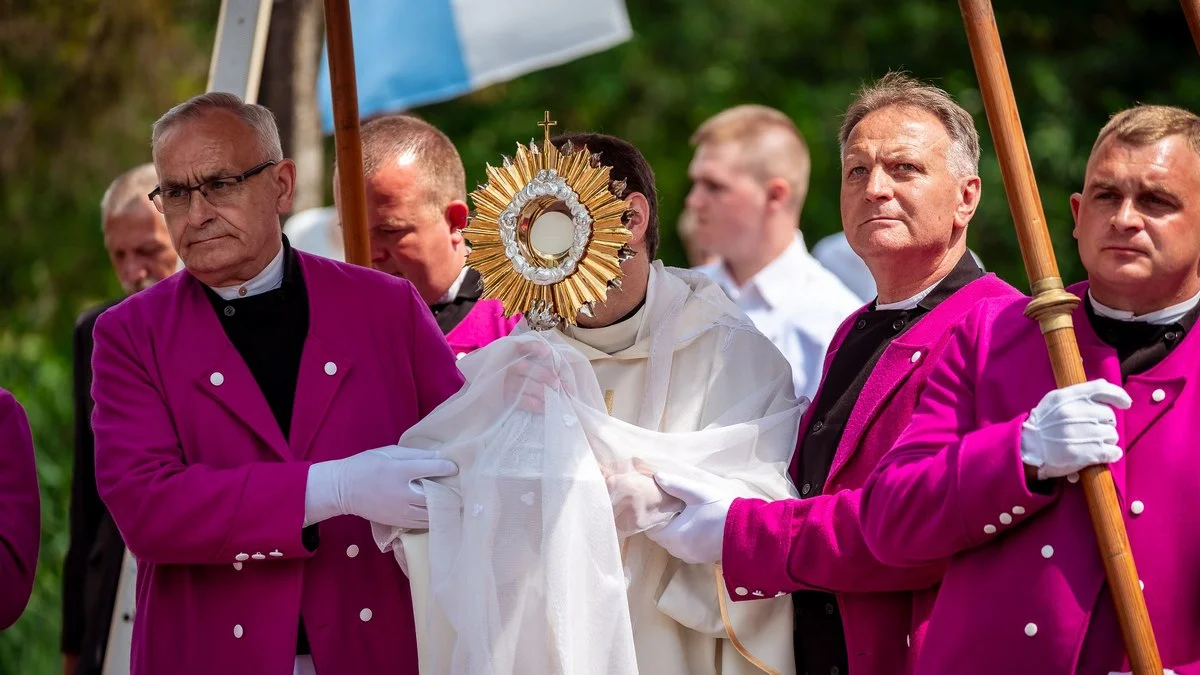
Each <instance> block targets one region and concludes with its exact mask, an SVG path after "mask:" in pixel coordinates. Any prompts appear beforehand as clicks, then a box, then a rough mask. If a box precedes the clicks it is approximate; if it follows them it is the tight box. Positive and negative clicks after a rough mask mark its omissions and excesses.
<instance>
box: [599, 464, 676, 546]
mask: <svg viewBox="0 0 1200 675" xmlns="http://www.w3.org/2000/svg"><path fill="white" fill-rule="evenodd" d="M600 473H602V474H604V484H605V485H606V486H607V487H608V496H609V499H611V500H612V505H613V519H614V520H615V522H616V525H617V533H618V534H621V535H622V536H626V535H631V534H637V533H638V532H645V531H646V530H648V529H650V528H653V527H657V526H659V525H666V524H667V523H668V522H670V520H671V519H672V518H674V517H675V516H676V515H677V514H678V513H680V512H681V511H683V508H684V506H685V505H684V503H683V501H682V500H680V499H678V498H676V497H672V496H671V495H668V494H667V493H665V492H663V491H662V488H660V487H659V486H658V483H656V482H654V467H652V466H650V465H649V464H646V463H645V462H643V461H642V460H640V459H638V458H637V457H634V458H633V470H632V471H625V472H623V473H614V472H613V471H612V470H611V469H608V468H606V467H604V466H601V467H600Z"/></svg>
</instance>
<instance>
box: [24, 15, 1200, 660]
mask: <svg viewBox="0 0 1200 675" xmlns="http://www.w3.org/2000/svg"><path fill="white" fill-rule="evenodd" d="M293 1H294V0H276V2H277V4H288V3H291V2H293ZM627 4H628V7H629V11H630V14H631V19H632V22H633V27H634V31H635V37H634V39H633V40H632V41H631V42H629V43H627V44H624V45H621V46H619V47H617V48H615V49H612V50H609V51H607V52H604V53H601V54H597V55H595V56H590V57H587V58H584V59H581V60H579V61H576V62H573V63H569V64H565V65H563V66H560V67H557V68H553V69H550V70H547V71H543V72H539V73H535V74H532V75H528V76H526V77H523V78H520V79H518V80H516V81H514V82H511V83H508V84H503V85H498V86H494V87H491V88H488V89H486V90H484V91H481V92H478V93H476V94H474V95H471V96H469V97H466V98H463V99H459V100H456V101H451V102H447V103H442V104H438V105H433V106H427V107H425V108H422V109H420V110H418V111H416V112H417V113H418V114H419V115H421V116H422V117H425V118H426V119H428V120H430V121H431V122H433V123H434V124H436V125H438V126H439V127H441V128H442V129H443V130H445V131H446V133H448V134H449V135H450V137H451V138H453V139H454V140H455V141H456V142H457V143H458V145H459V149H460V150H461V152H462V155H463V159H464V161H465V162H466V165H467V173H468V177H469V178H470V180H471V184H472V185H474V184H475V183H477V182H481V181H482V180H483V167H484V163H485V162H492V163H493V164H494V163H496V162H498V161H499V159H500V155H501V154H502V153H507V154H511V152H512V151H513V144H514V143H515V142H516V141H518V140H526V141H527V140H529V139H530V138H531V137H534V136H537V135H538V134H539V130H538V128H537V127H536V126H534V123H535V122H536V121H537V120H539V119H541V115H542V111H543V110H545V109H549V110H550V111H551V112H552V114H553V115H554V117H555V118H556V119H557V120H558V121H559V123H560V126H559V127H558V129H559V130H585V129H586V130H597V131H602V132H607V133H613V134H617V135H619V136H623V137H625V138H628V139H630V140H632V141H633V142H635V143H636V144H637V145H638V146H640V147H641V148H642V150H643V151H644V152H645V154H646V156H647V157H648V158H649V160H650V162H651V163H652V164H653V166H654V167H655V170H656V172H657V175H658V183H659V188H660V195H661V200H662V206H663V209H662V216H663V228H664V231H665V234H666V236H665V237H664V240H663V247H662V253H661V254H662V256H663V258H664V259H665V260H666V261H667V262H668V264H681V263H682V262H683V260H684V258H683V252H682V248H681V247H680V245H679V243H678V241H677V240H676V239H675V237H674V236H672V233H673V232H674V223H675V219H676V218H677V216H678V213H679V210H680V207H681V205H682V203H683V199H684V196H685V195H686V193H687V190H688V181H687V165H688V162H689V161H690V159H691V152H692V150H691V148H690V147H689V146H688V137H689V136H690V135H691V132H692V130H693V129H695V128H696V126H697V125H699V124H700V122H702V121H703V120H704V119H705V118H707V117H708V116H709V115H711V114H713V113H715V112H717V111H719V110H721V109H723V108H726V107H728V106H731V105H735V104H738V103H744V102H757V103H763V104H767V105H771V106H775V107H777V108H779V109H781V110H783V111H785V112H786V113H788V114H789V115H791V116H792V117H793V118H794V119H795V120H796V122H797V124H798V125H799V126H800V128H801V129H802V131H803V132H804V134H805V136H806V138H807V140H808V143H809V146H810V149H811V151H812V154H813V175H812V187H811V189H810V192H809V197H808V201H807V204H806V206H805V210H804V216H803V222H802V228H803V230H804V232H805V236H806V239H807V241H808V243H809V244H810V245H811V244H813V243H815V242H816V241H817V239H819V238H820V237H822V236H824V235H827V234H830V233H832V232H835V231H837V230H838V229H839V227H840V224H839V209H838V185H839V180H840V178H839V173H840V167H839V163H838V151H837V140H836V139H837V128H838V125H839V123H840V121H841V114H842V112H843V111H844V109H845V107H846V105H847V104H848V103H849V101H850V98H851V96H852V94H853V92H854V90H855V89H856V88H857V87H858V86H859V85H860V84H861V83H863V82H864V81H867V80H870V79H873V78H876V77H878V76H880V75H882V74H884V73H885V72H886V71H887V70H888V69H903V70H907V71H908V72H910V73H912V74H913V75H915V76H917V77H919V78H922V79H925V80H930V81H933V82H934V83H936V84H938V85H940V86H942V87H944V88H946V89H947V90H949V91H950V92H951V93H952V94H953V95H955V96H956V97H958V99H959V100H960V101H961V102H962V103H963V104H964V106H965V107H966V108H967V109H968V110H970V111H971V112H972V113H974V114H975V115H976V121H977V124H978V125H979V128H980V132H981V133H982V135H983V141H984V159H983V163H982V173H983V181H984V191H983V204H982V207H981V208H980V211H979V214H978V215H977V216H976V218H975V221H974V224H973V225H972V227H971V230H970V235H969V242H970V245H971V246H972V248H974V249H975V250H976V251H977V252H978V253H979V254H980V255H981V256H982V258H983V260H984V262H985V263H986V264H987V266H988V268H989V269H991V270H993V271H996V272H998V273H999V274H1000V275H1001V276H1002V277H1004V278H1005V279H1007V280H1008V281H1010V282H1012V283H1014V284H1017V285H1018V286H1021V287H1024V286H1025V284H1026V282H1025V277H1024V270H1023V268H1022V267H1021V260H1020V256H1019V254H1018V249H1017V244H1016V239H1015V237H1014V235H1013V231H1012V225H1011V218H1010V215H1009V211H1008V206H1007V202H1006V200H1005V198H1004V191H1003V187H1002V184H1001V179H1000V173H999V169H998V167H997V165H996V161H995V153H994V151H993V149H992V146H991V139H990V135H989V134H988V133H987V124H986V120H985V118H984V115H983V109H982V105H981V103H980V98H979V93H978V90H977V88H976V86H977V85H976V79H975V74H974V69H973V67H972V64H971V61H970V54H969V52H968V50H967V45H966V37H965V34H964V32H963V28H962V25H961V18H960V16H959V13H958V8H957V4H956V3H952V2H944V1H941V0H900V1H898V2H893V3H877V2H868V1H867V0H824V1H818V0H800V1H797V0H793V1H791V2H784V1H782V0H658V1H657V2H636V1H634V0H629V1H628V2H627ZM218 7H219V3H217V2H208V1H202V0H123V1H122V2H116V1H115V0H107V1H105V0H74V1H73V2H70V3H67V2H64V1H63V0H40V1H35V0H0V215H2V217H3V222H4V229H3V236H4V239H3V244H0V386H3V387H5V388H8V389H10V390H12V391H13V392H14V393H15V394H16V395H17V397H18V398H19V399H20V400H21V401H22V402H23V403H24V404H25V405H26V407H27V408H28V409H29V414H30V417H31V422H32V424H33V428H34V436H35V441H36V443H37V445H38V461H39V473H40V476H41V479H42V487H43V511H44V519H43V526H44V530H45V535H44V537H43V549H42V556H41V562H40V565H39V576H38V581H37V588H36V589H35V595H34V598H33V600H32V602H31V604H30V607H29V610H28V612H27V613H26V615H25V617H24V618H22V620H21V621H20V622H18V624H17V625H16V626H15V627H14V628H13V629H11V630H10V631H8V632H6V633H4V634H3V635H0V673H35V674H40V673H51V672H57V671H58V670H59V661H58V656H57V651H58V649H57V640H58V623H59V607H58V602H59V589H60V586H61V579H60V570H61V564H62V557H63V554H64V547H65V545H66V499H67V486H68V484H69V480H70V471H71V467H70V439H69V433H70V432H69V429H70V414H71V413H70V405H69V401H70V377H69V362H70V353H69V350H70V330H71V326H72V325H73V321H74V318H75V316H76V315H77V313H78V312H79V311H80V310H82V309H83V308H84V307H86V306H87V305H89V304H91V303H93V302H96V301H98V300H100V299H103V298H108V297H113V296H115V295H116V294H117V293H118V288H117V285H116V284H115V282H114V280H113V279H112V274H111V272H110V271H109V269H108V263H107V259H106V257H105V255H104V251H103V249H102V246H101V237H100V231H99V215H98V202H99V198H100V194H101V192H102V191H103V189H104V187H105V186H106V185H107V183H108V181H109V180H110V179H111V178H112V177H113V176H114V175H116V173H118V172H119V171H121V170H123V169H125V168H128V167H129V166H131V165H133V164H135V163H137V162H141V161H145V160H146V159H148V158H149V148H148V139H149V128H150V127H149V125H150V123H151V122H152V121H153V120H154V119H155V118H156V117H157V116H158V115H159V114H161V113H162V112H163V111H165V110H166V109H167V108H168V107H169V106H171V105H172V104H174V103H177V102H179V101H181V100H183V99H185V98H187V97H188V96H191V95H193V94H196V93H199V92H200V91H201V90H202V88H203V87H204V82H205V76H206V74H207V67H208V57H209V53H210V51H211V47H212V40H213V29H214V26H215V23H216V14H217V10H218ZM276 9H277V10H278V9H279V8H278V7H277V8H276ZM996 9H997V19H998V23H999V26H1000V33H1001V36H1002V37H1003V39H1004V45H1005V50H1006V56H1007V61H1008V65H1009V68H1010V70H1011V73H1012V79H1013V83H1014V88H1015V91H1016V96H1017V103H1018V105H1019V107H1020V110H1021V116H1022V121H1023V124H1024V129H1025V133H1026V137H1027V138H1028V139H1029V144H1030V151H1031V155H1032V159H1033V165H1034V169H1035V171H1036V174H1037V176H1038V178H1039V184H1040V189H1041V196H1042V200H1043V203H1044V204H1045V209H1046V216H1047V220H1048V222H1049V223H1050V225H1051V229H1052V234H1053V238H1054V242H1055V244H1056V248H1057V251H1058V254H1059V260H1060V265H1061V268H1062V272H1063V275H1064V277H1065V278H1066V280H1067V281H1075V280H1078V279H1079V278H1081V276H1082V270H1081V269H1080V266H1079V262H1078V259H1077V257H1076V255H1075V254H1074V245H1073V241H1072V239H1071V225H1070V223H1071V220H1070V211H1069V208H1068V201H1067V200H1068V197H1069V195H1070V194H1071V192H1072V191H1074V190H1075V189H1077V188H1078V186H1079V185H1080V183H1081V180H1082V176H1083V169H1084V163H1085V161H1086V158H1087V154H1088V152H1089V150H1090V148H1091V144H1092V141H1093V139H1094V138H1095V135H1096V132H1097V131H1098V130H1099V128H1100V126H1101V125H1102V124H1103V123H1104V121H1105V120H1106V119H1107V117H1108V115H1109V114H1111V113H1112V112H1114V111H1115V110H1117V109H1120V108H1123V107H1126V106H1129V105H1132V104H1134V103H1136V102H1153V103H1171V104H1175V105H1181V106H1184V107H1188V108H1191V109H1193V110H1200V69H1198V68H1197V67H1196V50H1195V47H1194V46H1193V45H1192V43H1191V38H1190V36H1189V34H1188V30H1187V26H1186V23H1185V21H1184V20H1183V16H1182V14H1181V12H1180V8H1179V5H1178V3H1177V2H1176V0H1120V1H1118V0H1090V1H1085V0H1062V1H1060V2H1056V3H1050V2H1044V1H1037V0H1004V2H997V3H996ZM378 58H388V55H387V54H380V55H378ZM331 143H332V141H331V139H326V144H327V145H331ZM332 158H333V153H332V152H327V153H326V162H331V161H332ZM325 183H326V184H328V181H325ZM326 190H328V187H326ZM326 198H327V199H328V193H327V194H326Z"/></svg>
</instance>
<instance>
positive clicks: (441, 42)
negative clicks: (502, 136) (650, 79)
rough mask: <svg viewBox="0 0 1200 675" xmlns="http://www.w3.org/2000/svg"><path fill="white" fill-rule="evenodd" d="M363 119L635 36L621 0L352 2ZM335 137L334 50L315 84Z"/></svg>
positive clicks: (326, 123)
mask: <svg viewBox="0 0 1200 675" xmlns="http://www.w3.org/2000/svg"><path fill="white" fill-rule="evenodd" d="M350 24H351V29H352V30H353V32H354V67H355V71H356V75H357V85H358V112H359V115H360V116H361V117H367V116H369V115H373V114H376V113H381V112H393V111H396V112H398V111H402V110H406V109H410V108H414V107H416V106H420V105H424V104H427V103H435V102H438V101H444V100H447V99H451V98H454V97H456V96H460V95H462V94H466V93H469V92H472V91H475V90H477V89H481V88H483V87H486V86H488V85H490V84H495V83H497V82H504V81H506V80H511V79H513V78H515V77H519V76H521V75H524V74H526V73H529V72H532V71H535V70H540V69H543V68H548V67H550V66H555V65H558V64H560V63H565V62H567V61H571V60H572V59H576V58H579V57H581V56H586V55H588V54H593V53H595V52H599V51H603V50H605V49H608V48H609V47H612V46H614V45H617V44H620V43H622V42H625V41H626V40H628V39H629V38H630V37H631V36H632V29H631V27H630V24H629V15H628V13H627V12H626V11H625V3H624V0H350ZM317 100H318V102H319V104H320V108H321V124H322V126H323V127H324V129H325V132H326V133H332V131H333V101H332V98H331V96H330V86H329V62H328V52H327V51H326V52H325V53H324V54H322V57H321V71H320V74H319V75H318V79H317Z"/></svg>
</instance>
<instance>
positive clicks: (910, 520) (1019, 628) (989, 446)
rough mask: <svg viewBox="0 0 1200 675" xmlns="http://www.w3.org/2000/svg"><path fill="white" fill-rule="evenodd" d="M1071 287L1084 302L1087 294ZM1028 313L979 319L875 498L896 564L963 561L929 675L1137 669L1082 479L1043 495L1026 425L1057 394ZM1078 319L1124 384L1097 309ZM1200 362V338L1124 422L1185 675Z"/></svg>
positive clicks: (1147, 535) (884, 542)
mask: <svg viewBox="0 0 1200 675" xmlns="http://www.w3.org/2000/svg"><path fill="white" fill-rule="evenodd" d="M1070 290H1071V291H1072V292H1073V293H1075V294H1076V295H1078V296H1080V297H1084V296H1086V290H1087V285H1086V284H1080V285H1077V286H1074V287H1072V288H1071V289H1070ZM1026 303H1027V300H1025V299H1015V300H1014V299H1003V300H995V301H989V302H984V303H981V304H980V305H979V306H978V307H976V308H975V309H974V310H973V311H972V312H971V314H970V315H968V316H967V318H966V320H965V321H963V323H962V325H961V326H960V327H959V328H958V329H957V330H956V331H955V333H954V337H953V338H952V340H951V342H950V344H949V346H948V347H947V348H946V352H945V355H944V356H943V357H942V361H941V363H940V364H939V365H938V366H937V368H936V369H934V371H933V372H932V373H931V374H930V375H929V383H928V386H927V387H926V392H925V394H924V396H923V397H922V399H921V403H920V405H919V406H918V408H917V411H916V413H915V414H914V415H913V420H912V424H911V425H910V426H909V428H908V429H907V430H906V431H905V432H904V434H903V435H902V436H901V438H900V440H899V441H898V442H897V445H896V447H895V448H894V449H893V450H892V451H891V452H890V453H889V454H888V455H887V457H885V458H884V460H883V461H882V462H881V463H880V465H879V467H878V468H877V469H876V471H875V473H874V474H873V475H872V476H871V477H870V479H868V481H867V486H866V488H865V490H864V495H863V501H862V521H863V528H864V531H865V533H866V538H867V544H868V545H869V546H870V547H871V550H872V551H873V552H874V553H875V554H876V555H878V556H879V558H880V559H881V560H883V561H885V562H887V563H890V564H893V565H923V564H927V563H928V562H929V561H935V560H944V559H946V558H950V562H949V565H948V568H947V570H946V573H945V576H944V577H943V580H942V586H941V589H940V590H939V591H938V594H937V599H936V602H935V604H934V607H933V612H932V616H931V617H930V620H929V624H928V627H927V630H926V635H925V641H924V643H923V646H922V648H921V651H920V653H919V654H918V656H917V663H916V673H918V674H919V675H925V674H928V675H935V674H936V675H941V674H943V673H973V674H978V675H991V674H993V673H994V674H995V675H1001V674H1004V675H1010V674H1012V673H1022V675H1074V674H1075V673H1083V672H1084V671H1086V672H1087V673H1088V675H1091V673H1093V672H1096V673H1107V672H1108V671H1110V670H1112V671H1128V670H1129V669H1130V668H1129V664H1128V663H1127V662H1124V656H1123V650H1122V649H1121V648H1120V645H1121V636H1120V633H1119V632H1118V630H1117V626H1116V621H1115V618H1113V611H1112V609H1111V602H1109V599H1108V595H1107V590H1105V580H1104V568H1103V566H1102V563H1101V560H1100V555H1099V552H1098V551H1097V547H1096V541H1095V538H1094V537H1095V535H1094V534H1093V530H1092V525H1091V522H1090V519H1089V517H1088V510H1087V504H1086V503H1085V499H1084V495H1083V489H1082V487H1081V486H1080V485H1079V483H1078V477H1077V476H1073V477H1068V478H1066V479H1057V480H1055V481H1054V483H1053V489H1052V491H1051V492H1050V494H1039V493H1032V492H1030V490H1029V489H1028V488H1027V485H1026V481H1025V477H1024V468H1023V465H1022V463H1021V458H1020V435H1021V425H1022V423H1023V422H1024V421H1025V419H1026V417H1027V416H1028V414H1029V411H1030V410H1031V409H1033V407H1034V406H1036V405H1037V403H1038V402H1039V401H1040V400H1041V399H1042V397H1043V396H1044V395H1045V394H1046V393H1047V392H1049V391H1050V390H1051V389H1053V388H1054V387H1055V384H1054V377H1053V374H1052V372H1051V369H1050V360H1049V357H1048V356H1047V352H1046V347H1045V343H1044V340H1043V338H1042V335H1041V333H1040V331H1039V330H1038V327H1037V324H1036V323H1034V322H1033V321H1031V320H1030V319H1027V318H1025V317H1024V316H1023V315H1022V311H1023V310H1024V309H1025V306H1026ZM1073 320H1074V324H1075V334H1076V336H1077V338H1078V341H1079V348H1080V352H1081V353H1082V356H1083V364H1084V368H1085V370H1086V371H1087V376H1088V378H1089V379H1097V378H1103V379H1106V380H1108V381H1110V382H1114V383H1120V382H1121V373H1120V364H1119V362H1118V359H1117V354H1116V351H1115V350H1113V349H1112V348H1111V347H1109V346H1107V345H1105V344H1104V343H1103V342H1101V341H1100V339H1099V338H1098V337H1096V334H1095V332H1094V331H1093V330H1092V328H1091V325H1090V324H1089V322H1088V319H1087V316H1086V315H1085V310H1084V308H1083V306H1082V305H1080V307H1079V308H1078V309H1077V311H1076V312H1075V314H1074V317H1073ZM1198 357H1200V336H1197V335H1196V334H1195V331H1193V332H1191V333H1189V334H1188V335H1187V336H1186V337H1185V338H1184V340H1183V342H1182V343H1181V344H1180V345H1179V346H1178V347H1177V348H1176V349H1175V350H1174V351H1172V352H1171V353H1170V354H1169V355H1168V356H1167V358H1166V359H1165V360H1163V361H1162V362H1161V363H1159V364H1158V365H1156V366H1154V367H1153V368H1151V369H1150V370H1148V371H1146V372H1145V373H1142V374H1140V375H1135V376H1132V377H1130V378H1129V379H1128V381H1126V383H1125V385H1124V386H1125V390H1126V391H1128V392H1129V395H1130V396H1131V397H1132V398H1133V407H1132V408H1131V409H1129V410H1128V411H1121V410H1117V411H1116V414H1117V430H1118V433H1119V434H1120V439H1121V446H1122V447H1123V448H1125V451H1126V454H1125V457H1124V458H1123V459H1122V460H1121V461H1119V462H1117V463H1115V464H1113V465H1112V466H1111V468H1112V475H1113V479H1114V480H1115V482H1116V488H1117V496H1118V499H1119V501H1120V504H1121V507H1122V509H1123V512H1124V514H1125V526H1126V528H1127V529H1128V533H1129V540H1130V544H1131V545H1132V548H1133V554H1134V558H1135V560H1136V562H1137V565H1138V573H1139V576H1140V578H1141V580H1142V582H1143V584H1144V587H1145V595H1146V602H1147V605H1148V606H1149V610H1150V618H1151V622H1152V623H1153V625H1154V629H1155V633H1156V636H1157V639H1158V646H1159V650H1160V652H1161V654H1162V657H1163V665H1164V666H1165V667H1167V668H1172V669H1174V670H1175V671H1177V672H1178V673H1180V674H1181V675H1184V674H1187V673H1198V672H1200V525H1198V524H1197V520H1196V514H1197V513H1200V452H1197V445H1196V441H1195V438H1196V431H1197V430H1196V427H1197V424H1198V423H1200V383H1197V382H1195V381H1194V378H1195V376H1196V363H1197V358H1198ZM1085 638H1086V640H1087V643H1086V644H1087V648H1086V651H1085ZM1113 652H1115V655H1113ZM1081 658H1084V659H1087V661H1086V662H1087V663H1088V664H1089V665H1088V666H1087V667H1082V666H1081Z"/></svg>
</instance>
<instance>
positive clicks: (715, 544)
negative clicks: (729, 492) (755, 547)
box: [646, 473, 734, 564]
mask: <svg viewBox="0 0 1200 675" xmlns="http://www.w3.org/2000/svg"><path fill="white" fill-rule="evenodd" d="M654 480H655V481H656V482H657V483H658V486H659V487H661V488H662V489H663V492H666V493H667V494H669V495H671V496H673V497H678V498H679V499H682V500H683V503H684V504H686V505H687V506H685V507H684V509H683V513H680V514H679V515H678V516H675V518H674V519H672V520H671V522H669V523H667V524H666V525H660V526H658V527H656V528H652V529H650V530H646V536H647V537H649V538H650V539H651V541H653V542H655V543H657V544H658V545H659V546H662V547H663V548H665V549H666V550H667V552H668V553H670V554H671V555H672V556H674V557H676V558H679V559H680V560H682V561H683V562H685V563H692V564H710V563H716V562H720V561H721V545H722V544H723V543H724V542H725V518H726V517H727V516H728V515H729V507H730V506H731V505H732V504H733V500H734V498H733V497H730V496H726V495H725V494H723V493H722V492H721V491H719V490H717V489H715V488H713V487H711V486H709V485H705V484H704V483H700V482H698V481H694V480H692V479H690V478H685V477H683V476H677V475H671V474H666V473H656V474H654Z"/></svg>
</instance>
